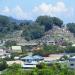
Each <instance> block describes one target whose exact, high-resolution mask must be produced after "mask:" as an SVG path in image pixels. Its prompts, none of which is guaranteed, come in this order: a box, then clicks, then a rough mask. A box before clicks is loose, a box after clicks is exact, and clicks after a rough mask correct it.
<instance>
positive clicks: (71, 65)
mask: <svg viewBox="0 0 75 75" xmlns="http://www.w3.org/2000/svg"><path fill="white" fill-rule="evenodd" d="M68 67H69V68H72V69H75V56H73V57H70V58H69V63H68Z"/></svg>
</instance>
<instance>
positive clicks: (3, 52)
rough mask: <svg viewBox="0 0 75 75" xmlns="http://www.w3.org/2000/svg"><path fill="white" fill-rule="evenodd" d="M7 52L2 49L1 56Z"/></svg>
mask: <svg viewBox="0 0 75 75" xmlns="http://www.w3.org/2000/svg"><path fill="white" fill-rule="evenodd" d="M5 53H6V51H5V50H3V49H0V57H1V56H4V55H5Z"/></svg>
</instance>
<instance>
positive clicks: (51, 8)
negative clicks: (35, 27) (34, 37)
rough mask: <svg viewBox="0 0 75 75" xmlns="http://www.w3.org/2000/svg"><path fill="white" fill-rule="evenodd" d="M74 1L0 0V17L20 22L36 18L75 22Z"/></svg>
mask: <svg viewBox="0 0 75 75" xmlns="http://www.w3.org/2000/svg"><path fill="white" fill-rule="evenodd" d="M74 12H75V0H0V15H6V16H9V17H13V18H16V19H20V20H25V19H27V20H35V19H36V18H37V17H38V16H41V15H42V16H43V15H48V16H51V17H59V18H61V19H62V20H63V21H64V22H65V23H68V22H75V14H74Z"/></svg>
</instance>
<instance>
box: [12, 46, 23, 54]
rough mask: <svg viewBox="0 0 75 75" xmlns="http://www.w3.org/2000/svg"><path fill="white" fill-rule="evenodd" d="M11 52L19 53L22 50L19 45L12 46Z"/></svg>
mask: <svg viewBox="0 0 75 75" xmlns="http://www.w3.org/2000/svg"><path fill="white" fill-rule="evenodd" d="M11 52H18V53H21V52H22V49H21V46H12V47H11Z"/></svg>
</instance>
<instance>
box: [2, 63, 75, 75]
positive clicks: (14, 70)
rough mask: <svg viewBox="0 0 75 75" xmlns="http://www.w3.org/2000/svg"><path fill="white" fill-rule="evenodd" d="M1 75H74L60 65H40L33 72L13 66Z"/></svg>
mask: <svg viewBox="0 0 75 75" xmlns="http://www.w3.org/2000/svg"><path fill="white" fill-rule="evenodd" d="M2 75H75V72H74V70H71V69H68V68H67V67H66V66H65V65H63V66H61V64H58V63H56V64H51V65H50V66H49V65H46V64H40V65H39V66H37V68H35V69H33V70H23V69H22V68H21V66H20V65H18V64H13V65H12V66H10V67H8V68H7V70H5V71H4V72H3V73H2Z"/></svg>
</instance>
